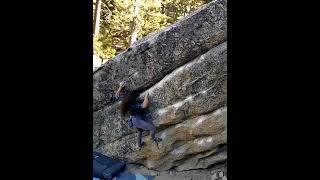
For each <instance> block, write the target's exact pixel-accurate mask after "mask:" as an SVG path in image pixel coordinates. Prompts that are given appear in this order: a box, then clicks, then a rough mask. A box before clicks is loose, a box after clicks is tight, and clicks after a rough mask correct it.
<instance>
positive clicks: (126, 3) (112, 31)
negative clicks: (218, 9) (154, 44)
mask: <svg viewBox="0 0 320 180" xmlns="http://www.w3.org/2000/svg"><path fill="white" fill-rule="evenodd" d="M209 1H211V0H141V9H140V14H139V15H140V17H139V18H138V19H139V21H138V22H139V27H140V28H139V32H138V39H139V38H142V37H144V36H146V35H148V34H149V33H151V32H154V31H158V30H159V29H161V28H164V27H166V26H168V25H169V24H172V23H175V22H176V21H177V20H179V19H180V18H182V17H184V16H186V15H187V14H189V13H190V12H192V11H194V10H196V9H197V8H199V6H201V5H203V4H205V3H208V2H209ZM135 2H136V0H102V5H101V16H100V32H99V35H94V38H93V50H94V52H93V53H94V54H97V55H99V56H100V57H102V58H103V59H110V58H112V57H114V56H115V55H117V54H118V53H120V52H122V51H124V50H125V49H127V48H128V47H129V43H130V42H129V41H130V37H131V34H132V22H133V17H134V5H135V4H134V3H135ZM93 4H94V7H93V12H94V10H95V0H93Z"/></svg>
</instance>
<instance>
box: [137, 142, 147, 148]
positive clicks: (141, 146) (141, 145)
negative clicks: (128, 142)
mask: <svg viewBox="0 0 320 180" xmlns="http://www.w3.org/2000/svg"><path fill="white" fill-rule="evenodd" d="M145 145H146V143H145V142H142V143H141V144H139V145H138V146H139V150H140V149H141V148H143V147H144V146H145Z"/></svg>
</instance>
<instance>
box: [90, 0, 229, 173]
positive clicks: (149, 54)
mask: <svg viewBox="0 0 320 180" xmlns="http://www.w3.org/2000/svg"><path fill="white" fill-rule="evenodd" d="M226 6H227V4H226V0H216V1H214V2H212V3H210V4H208V5H205V6H203V7H202V8H201V9H199V10H198V11H196V12H194V13H193V14H191V15H189V16H187V17H186V18H184V19H182V20H181V21H180V22H178V23H176V24H174V25H172V26H170V27H168V28H167V29H164V30H162V31H159V32H157V33H154V34H152V35H150V36H148V37H146V38H145V39H142V40H140V41H138V42H136V43H135V44H134V45H133V46H132V47H131V50H128V51H126V52H124V53H122V54H119V55H118V56H116V57H115V58H114V59H112V60H110V61H108V62H107V63H106V64H105V65H104V66H103V67H102V68H100V69H98V70H97V71H96V72H95V73H94V75H93V81H94V87H93V97H94V104H93V106H94V112H93V141H94V144H93V148H94V149H95V150H99V151H101V152H102V153H104V154H106V155H108V156H112V157H114V158H116V159H120V160H124V161H126V162H134V163H140V164H143V165H145V166H146V167H148V168H150V169H154V170H160V171H165V170H169V169H172V168H175V170H177V171H184V170H192V169H206V168H208V167H210V166H212V165H213V164H217V163H221V162H222V163H223V162H226V159H227V42H226V38H227V32H226V30H227V27H226V22H227V18H226V13H227V9H226ZM122 80H126V81H127V88H129V89H131V90H132V89H142V90H143V91H144V92H148V93H149V95H150V100H151V106H150V107H149V108H148V111H147V113H146V117H147V119H149V120H152V121H153V123H154V124H155V126H156V127H157V130H158V133H157V136H159V137H161V138H162V139H163V141H162V142H161V143H159V146H158V147H157V146H156V145H155V144H154V143H153V142H152V141H151V139H150V137H149V136H145V137H144V141H145V142H146V144H147V145H146V146H145V147H144V148H142V149H141V150H140V151H139V150H138V147H137V133H136V131H135V130H134V129H129V128H128V127H127V125H126V120H127V119H121V118H120V114H119V110H118V107H119V102H115V100H114V93H115V91H116V89H117V87H118V84H119V82H120V81H122ZM143 96H144V93H142V94H141V97H143ZM145 135H147V134H145Z"/></svg>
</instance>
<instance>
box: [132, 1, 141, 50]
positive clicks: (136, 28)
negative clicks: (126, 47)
mask: <svg viewBox="0 0 320 180" xmlns="http://www.w3.org/2000/svg"><path fill="white" fill-rule="evenodd" d="M140 6H141V0H135V2H134V15H133V20H132V23H131V37H130V43H129V44H130V45H132V44H133V43H134V42H135V41H136V40H137V37H138V32H139V29H140V21H141V20H140Z"/></svg>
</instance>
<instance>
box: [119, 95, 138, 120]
mask: <svg viewBox="0 0 320 180" xmlns="http://www.w3.org/2000/svg"><path fill="white" fill-rule="evenodd" d="M125 94H126V95H125V96H124V98H123V99H122V101H121V105H120V113H121V115H122V116H125V115H126V114H127V113H128V111H129V105H130V104H133V103H135V102H136V100H137V97H138V96H139V91H128V92H126V93H125Z"/></svg>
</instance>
